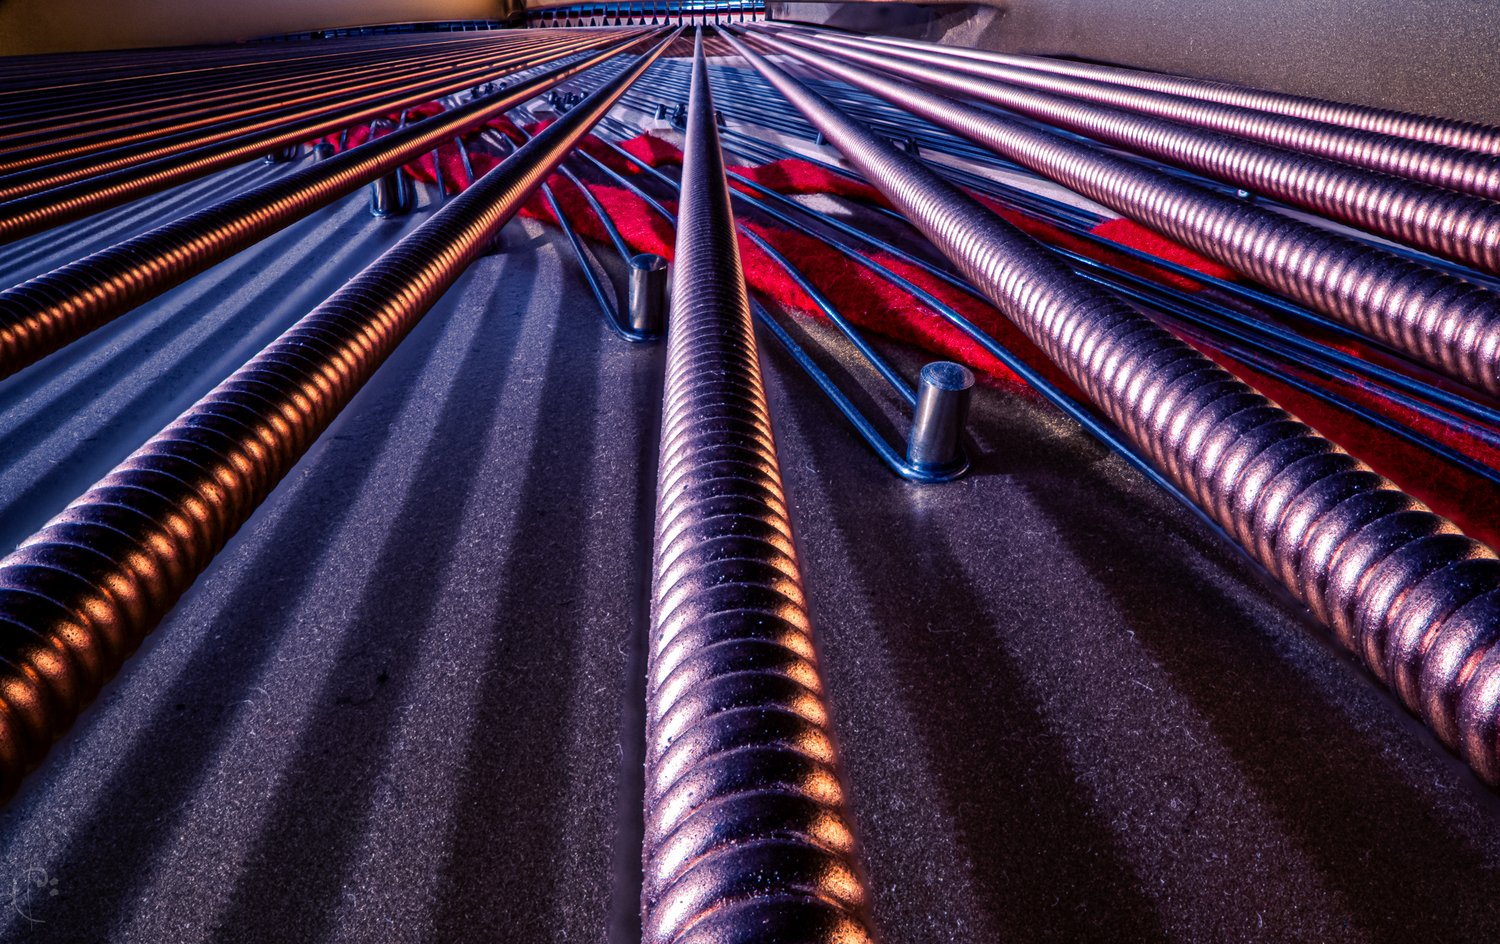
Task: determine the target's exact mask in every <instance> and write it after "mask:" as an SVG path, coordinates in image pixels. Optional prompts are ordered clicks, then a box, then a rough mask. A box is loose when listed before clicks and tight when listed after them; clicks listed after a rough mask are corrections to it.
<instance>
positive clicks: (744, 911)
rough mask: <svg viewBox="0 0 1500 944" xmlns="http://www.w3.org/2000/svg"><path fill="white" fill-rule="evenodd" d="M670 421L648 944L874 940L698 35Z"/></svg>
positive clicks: (648, 827) (657, 570) (657, 591)
mask: <svg viewBox="0 0 1500 944" xmlns="http://www.w3.org/2000/svg"><path fill="white" fill-rule="evenodd" d="M685 148H686V156H685V158H684V164H683V178H682V180H683V183H682V204H681V211H680V213H679V216H678V229H677V244H676V260H675V265H674V270H673V277H672V296H671V297H672V304H671V312H670V314H669V316H668V330H667V362H666V381H665V393H664V406H663V414H662V433H661V453H660V473H659V474H660V478H659V483H658V496H657V518H656V522H657V523H656V543H655V551H654V565H653V569H654V576H653V581H652V614H651V637H650V641H649V660H648V663H647V695H646V781H645V805H646V824H645V848H644V862H645V874H644V878H643V884H642V892H641V896H642V910H643V919H642V921H643V932H642V940H644V941H648V942H651V944H674V942H683V944H686V942H703V944H708V942H714V944H730V942H750V941H768V940H778V941H806V942H814V941H826V942H830V944H832V942H841V944H853V942H857V941H868V940H871V934H870V928H869V925H868V922H867V917H866V914H867V909H868V907H869V893H868V890H867V889H866V887H865V881H864V876H863V874H862V871H861V869H860V867H859V864H858V860H857V856H856V851H855V838H854V831H853V827H852V823H851V821H850V817H849V814H848V812H847V810H846V808H845V793H844V790H845V788H844V784H843V778H842V776H841V775H840V772H839V768H838V764H837V760H836V750H835V747H834V742H833V736H832V722H831V720H830V718H829V714H828V709H827V703H826V700H825V696H824V692H823V682H822V676H821V674H820V672H819V670H818V657H817V652H816V649H815V646H814V643H813V632H812V622H811V619H810V616H809V613H808V609H807V604H806V599H805V595H804V592H803V589H802V579H801V573H800V569H799V567H798V564H797V552H796V547H795V542H794V540H793V534H792V525H791V521H790V519H789V517H788V515H787V508H786V501H787V499H786V496H785V494H784V493H783V490H782V484H781V470H780V467H779V464H778V462H777V457H776V446H775V440H774V436H773V434H772V431H771V417H770V411H769V408H768V406H767V404H766V397H765V391H764V389H763V386H762V383H761V373H760V364H759V361H758V354H757V350H756V343H755V334H754V330H753V328H752V322H751V318H750V306H749V300H748V298H747V296H746V293H745V282H744V275H743V273H742V271H741V268H740V259H739V248H738V245H737V242H736V239H735V230H734V216H733V213H732V211H731V210H730V206H729V188H728V185H727V183H726V181H725V177H724V165H723V156H722V154H721V153H720V150H719V139H718V132H717V130H716V128H715V124H714V111H713V99H712V95H711V93H710V92H709V89H708V76H707V70H706V66H705V64H704V59H703V50H702V38H701V35H700V37H699V42H698V46H697V48H696V50H695V57H694V65H693V82H692V97H691V101H690V104H689V108H688V124H687V134H686V145H685Z"/></svg>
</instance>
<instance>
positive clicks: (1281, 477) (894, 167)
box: [729, 35, 1500, 785]
mask: <svg viewBox="0 0 1500 944" xmlns="http://www.w3.org/2000/svg"><path fill="white" fill-rule="evenodd" d="M729 40H730V42H731V43H732V45H733V46H734V47H735V48H736V49H737V50H738V51H739V52H740V53H741V54H742V55H744V56H745V58H746V59H747V60H748V61H749V62H750V63H751V65H753V66H754V67H755V68H756V69H757V70H759V71H760V73H761V74H762V75H764V76H765V77H766V79H767V80H768V81H770V82H771V83H772V84H773V85H774V86H775V87H776V88H777V90H778V91H780V92H781V93H782V95H784V96H786V98H787V99H789V100H790V101H791V102H792V104H793V105H794V106H795V107H796V108H797V109H798V110H799V111H801V112H802V113H803V114H804V115H805V116H806V117H807V118H808V120H809V121H811V122H812V123H813V125H815V126H816V127H817V128H818V129H819V130H821V131H822V132H823V134H824V136H825V137H826V138H827V140H828V141H829V143H830V144H832V145H833V146H834V147H836V148H837V149H838V150H839V152H840V153H841V154H843V155H844V158H845V159H846V160H848V161H849V162H850V163H851V164H853V165H854V166H855V167H856V168H857V169H858V170H859V171H860V172H861V173H862V174H863V175H864V177H865V178H866V179H867V180H869V181H870V182H871V183H872V184H874V185H875V186H876V187H877V188H878V189H879V190H880V191H881V192H882V193H883V194H884V195H885V196H886V198H887V199H888V200H890V202H891V203H892V205H894V206H895V207H896V208H897V209H898V210H900V212H902V213H903V214H904V215H906V216H907V218H908V219H910V220H911V222H912V223H913V224H914V225H915V226H917V227H918V228H919V229H920V230H921V231H922V232H923V234H924V235H926V236H927V238H928V239H929V240H931V242H932V243H933V245H935V246H936V247H937V248H938V249H939V250H940V251H941V252H942V253H943V254H944V255H945V256H947V257H948V258H949V260H951V261H952V262H953V263H954V265H955V266H957V267H958V268H959V270H960V271H961V272H962V273H963V275H964V276H965V277H966V278H967V279H968V280H969V281H970V282H971V283H973V284H974V285H975V286H977V287H978V288H980V289H981V290H982V291H983V292H984V293H985V294H986V295H987V296H988V297H989V298H990V300H991V301H992V302H993V303H994V304H995V305H996V307H998V308H999V309H1000V311H1001V312H1002V313H1003V314H1004V315H1005V316H1006V317H1008V318H1010V319H1011V321H1013V322H1014V323H1015V324H1016V326H1017V327H1019V328H1020V329H1021V330H1022V331H1023V332H1024V333H1025V334H1026V335H1027V336H1028V337H1029V338H1031V340H1032V341H1033V342H1034V343H1036V344H1037V346H1038V347H1040V348H1041V349H1042V350H1043V351H1044V352H1045V353H1046V354H1047V356H1048V357H1049V358H1050V359H1051V360H1052V361H1053V362H1054V363H1055V364H1057V366H1058V367H1059V368H1061V369H1062V370H1063V371H1065V372H1066V373H1067V374H1068V376H1069V377H1070V378H1071V379H1072V380H1073V381H1074V383H1076V384H1077V385H1078V386H1079V387H1080V388H1081V389H1082V390H1083V391H1084V392H1085V393H1086V394H1087V395H1088V397H1089V399H1090V400H1091V401H1092V402H1093V403H1094V404H1095V405H1096V406H1097V407H1098V408H1099V409H1100V410H1102V411H1103V412H1104V413H1105V415H1106V416H1108V417H1109V418H1110V419H1111V420H1112V421H1113V422H1114V423H1115V425H1116V426H1118V427H1119V428H1120V429H1121V430H1123V431H1124V433H1125V434H1126V436H1128V437H1129V438H1130V439H1131V440H1132V441H1133V442H1134V443H1135V444H1136V445H1137V446H1138V447H1139V448H1140V449H1141V451H1142V452H1143V453H1145V454H1146V455H1147V456H1148V457H1149V458H1150V459H1151V461H1152V463H1153V464H1155V465H1156V466H1157V468H1159V469H1161V470H1162V471H1163V472H1164V473H1166V474H1167V475H1169V476H1170V477H1171V478H1172V479H1173V480H1174V481H1176V482H1177V483H1178V484H1179V486H1180V487H1181V488H1182V490H1183V491H1184V492H1186V493H1187V494H1188V495H1190V496H1192V497H1193V499H1194V500H1195V501H1196V502H1197V503H1198V504H1199V506H1200V507H1202V508H1203V509H1204V510H1205V511H1206V512H1208V513H1209V514H1210V515H1211V516H1212V517H1213V518H1214V519H1215V520H1217V521H1218V522H1219V523H1220V524H1221V525H1222V526H1223V527H1224V529H1225V530H1226V531H1228V532H1229V534H1230V535H1232V536H1233V537H1234V538H1235V540H1236V541H1238V542H1239V544H1240V545H1241V546H1242V547H1244V548H1245V549H1246V550H1247V551H1249V552H1250V553H1251V555H1252V556H1253V557H1254V558H1255V559H1256V560H1258V561H1260V563H1261V564H1262V565H1264V566H1265V567H1266V569H1267V570H1268V571H1270V572H1271V573H1272V574H1273V575H1275V576H1276V577H1278V578H1279V579H1280V580H1281V581H1282V582H1283V583H1284V584H1285V585H1286V587H1287V588H1288V589H1289V590H1291V591H1292V592H1293V593H1294V594H1295V595H1296V596H1297V597H1298V598H1299V599H1301V600H1302V601H1303V602H1304V603H1306V604H1307V606H1308V607H1309V608H1310V609H1311V610H1312V612H1313V613H1314V614H1315V615H1316V616H1317V617H1318V618H1319V619H1320V620H1322V621H1323V622H1324V623H1325V624H1326V625H1327V626H1329V627H1330V628H1331V629H1332V630H1333V632H1334V633H1335V635H1336V636H1337V638H1338V639H1339V641H1340V642H1341V643H1342V644H1343V645H1344V646H1346V647H1347V648H1348V649H1350V650H1351V651H1353V652H1354V653H1356V654H1358V655H1359V656H1360V657H1361V658H1362V659H1363V661H1364V663H1365V665H1366V666H1367V667H1368V668H1369V670H1370V671H1371V672H1372V673H1373V674H1374V675H1375V676H1376V677H1377V678H1379V679H1380V680H1382V681H1383V682H1385V683H1386V684H1387V685H1389V686H1390V687H1391V688H1392V689H1394V690H1395V691H1396V693H1397V694H1398V695H1399V696H1400V698H1401V700H1402V701H1403V702H1404V703H1405V704H1406V705H1407V706H1408V707H1409V708H1410V709H1411V710H1412V711H1413V712H1416V713H1417V714H1418V715H1420V716H1421V717H1422V718H1423V719H1424V720H1425V721H1426V722H1427V723H1428V724H1429V725H1430V726H1431V727H1432V728H1433V730H1434V731H1435V732H1436V733H1437V735H1438V737H1439V738H1440V739H1441V740H1442V741H1443V742H1444V743H1445V744H1447V745H1448V746H1449V747H1451V748H1453V749H1455V750H1457V751H1459V752H1460V753H1461V754H1462V755H1463V757H1464V758H1465V759H1466V760H1467V761H1468V762H1469V764H1470V765H1471V766H1472V767H1473V768H1474V770H1475V771H1476V772H1477V773H1478V774H1479V775H1480V776H1481V777H1482V778H1484V779H1485V780H1486V781H1488V782H1489V783H1491V784H1495V785H1500V646H1497V645H1496V642H1497V641H1500V560H1497V559H1496V556H1495V554H1494V552H1493V551H1491V550H1490V549H1489V548H1487V547H1485V546H1484V545H1482V544H1480V543H1479V542H1477V541H1474V540H1472V539H1470V538H1468V537H1466V536H1465V535H1464V534H1463V533H1462V532H1461V531H1460V530H1459V529H1458V528H1457V527H1456V526H1455V525H1454V524H1453V523H1452V522H1450V521H1447V520H1446V519H1444V518H1442V517H1441V516H1439V515H1437V514H1434V513H1433V512H1432V511H1431V510H1430V509H1428V508H1427V507H1426V506H1424V505H1422V504H1421V503H1420V502H1418V501H1417V500H1416V499H1414V498H1412V497H1411V496H1410V495H1407V494H1406V493H1404V492H1402V491H1401V490H1400V489H1399V488H1397V486H1396V485H1395V484H1393V483H1392V482H1390V481H1389V480H1387V479H1385V478H1383V477H1382V476H1380V475H1378V474H1377V473H1375V472H1374V471H1373V470H1371V469H1370V468H1369V467H1368V466H1366V465H1365V464H1364V463H1362V462H1360V461H1359V460H1358V459H1356V458H1354V457H1353V456H1351V455H1349V454H1348V453H1347V452H1345V451H1344V450H1342V449H1340V448H1339V447H1338V446H1336V445H1334V444H1333V443H1332V442H1329V441H1328V440H1327V439H1324V438H1323V437H1321V436H1319V435H1318V434H1317V433H1316V432H1315V431H1314V430H1312V429H1311V428H1309V427H1308V426H1306V425H1305V424H1303V423H1301V422H1299V421H1298V420H1297V419H1296V418H1295V417H1293V416H1292V415H1290V414H1289V413H1287V412H1286V411H1285V410H1282V409H1281V408H1280V407H1278V406H1276V404H1274V403H1272V402H1271V401H1270V400H1269V399H1267V398H1266V397H1264V396H1262V395H1261V394H1260V393H1258V392H1256V391H1255V390H1254V389H1252V388H1251V387H1249V386H1248V385H1246V384H1245V383H1243V382H1241V381H1240V380H1238V379H1237V378H1235V377H1234V376H1233V375H1232V374H1230V373H1228V372H1227V371H1225V370H1223V369H1222V368H1220V367H1218V366H1217V365H1215V364H1214V363H1213V362H1212V361H1210V360H1209V359H1208V358H1206V357H1204V356H1203V355H1201V354H1199V353H1198V352H1197V351H1195V350H1193V349H1192V348H1191V347H1189V346H1188V345H1186V344H1184V343H1183V342H1182V341H1180V340H1178V339H1177V338H1176V337H1174V336H1173V335H1171V334H1169V333H1168V332H1166V331H1165V330H1163V329H1161V328H1159V327H1157V326H1156V325H1154V324H1153V323H1152V322H1151V321H1150V319H1148V318H1146V317H1145V316H1144V315H1142V314H1140V313H1139V312H1137V311H1135V310H1134V309H1132V308H1131V307H1130V306H1129V305H1127V304H1125V303H1124V302H1123V301H1121V300H1120V299H1119V298H1117V297H1115V296H1113V295H1111V294H1109V293H1107V292H1105V291H1103V290H1101V289H1098V288H1096V287H1094V286H1092V285H1091V284H1090V283H1088V282H1086V281H1083V280H1081V279H1079V278H1077V277H1076V276H1074V275H1073V274H1072V273H1071V272H1069V271H1068V270H1067V269H1066V268H1065V267H1064V266H1063V264H1062V263H1061V262H1060V261H1059V260H1057V259H1055V258H1054V257H1053V256H1051V255H1050V254H1049V253H1047V252H1046V250H1044V249H1043V248H1042V247H1041V246H1040V245H1038V244H1037V243H1035V242H1033V241H1032V240H1031V239H1029V238H1028V237H1026V236H1024V235H1023V234H1022V233H1020V232H1019V231H1018V230H1016V229H1015V228H1013V227H1011V226H1010V225H1009V224H1007V223H1006V222H1004V221H1003V220H1001V219H1000V218H999V217H998V216H996V215H995V214H994V213H992V212H990V211H989V210H987V209H985V208H984V207H982V206H981V205H979V204H978V203H976V202H975V201H974V200H972V199H971V198H969V197H968V196H966V195H965V194H963V193H961V192H960V191H958V190H956V189H955V188H953V187H952V186H950V185H948V184H947V183H945V182H944V181H943V180H941V179H940V178H939V177H937V176H936V175H935V174H934V173H932V172H931V171H929V170H927V169H926V168H924V167H923V166H921V165H920V164H918V163H917V162H916V161H914V160H912V159H911V158H910V157H908V156H907V155H904V154H902V153H900V152H899V151H897V150H896V149H895V148H894V147H892V146H891V145H890V144H889V143H887V142H886V141H884V140H882V139H880V138H878V137H876V136H875V135H873V134H871V133H870V132H869V131H868V130H867V129H865V128H863V127H861V126H860V125H858V124H856V123H855V122H853V121H851V120H849V119H848V118H847V117H846V116H844V115H843V114H842V113H841V112H839V111H838V110H837V109H836V108H834V107H833V106H832V105H830V104H829V103H828V102H826V101H825V100H823V99H822V98H820V97H819V96H817V95H815V94H814V93H812V92H811V91H809V90H808V89H806V88H805V87H804V86H803V85H802V84H801V83H800V82H798V81H797V80H795V79H793V78H792V77H791V76H789V75H788V74H786V73H785V72H784V71H782V70H781V69H780V68H778V67H777V66H775V65H773V64H772V63H770V62H768V61H767V60H766V59H765V58H764V57H762V56H761V55H759V54H758V53H756V52H754V51H753V50H751V49H749V48H748V47H747V46H746V45H745V44H744V43H742V42H740V41H738V40H737V39H736V38H735V37H734V36H733V35H730V36H729Z"/></svg>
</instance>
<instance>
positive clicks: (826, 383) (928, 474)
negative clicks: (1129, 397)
mask: <svg viewBox="0 0 1500 944" xmlns="http://www.w3.org/2000/svg"><path fill="white" fill-rule="evenodd" d="M605 143H606V144H610V145H611V146H612V147H613V146H614V145H613V143H612V142H608V141H606V142H605ZM616 150H619V149H618V148H616ZM576 153H577V155H578V156H579V157H582V158H583V159H585V160H586V161H588V162H589V163H590V164H592V165H593V166H594V167H595V168H596V169H598V170H599V171H601V172H602V173H604V174H605V175H607V176H608V177H609V178H610V179H612V180H614V181H616V182H617V183H619V184H620V185H621V186H622V187H625V188H626V189H627V190H629V191H630V192H632V193H634V194H635V195H636V196H638V197H640V198H641V199H642V200H644V201H645V202H646V204H647V206H649V207H651V209H653V210H654V211H656V212H657V213H658V214H660V215H661V216H662V217H663V218H664V219H666V220H667V221H668V222H669V223H671V224H672V225H673V226H676V225H677V218H676V216H675V215H674V214H673V213H672V212H671V211H669V210H668V209H667V208H666V207H664V206H662V205H661V203H659V202H657V201H656V200H655V199H654V198H652V197H651V195H650V194H648V193H646V192H645V191H644V190H642V189H641V188H640V187H638V186H636V185H635V184H633V183H631V182H630V181H628V180H626V179H625V178H624V177H622V176H621V175H619V174H617V173H615V171H614V170H612V169H611V168H609V167H608V166H607V165H605V164H604V163H603V162H601V161H600V160H599V159H598V158H596V157H594V156H593V155H592V154H589V153H588V152H587V151H582V150H580V151H578V152H576ZM620 153H621V154H623V155H625V156H626V157H627V158H630V159H631V160H632V161H634V157H633V156H632V155H630V154H629V153H628V152H625V151H620ZM647 168H648V169H650V170H653V171H654V170H655V168H650V167H649V165H647ZM663 180H664V181H665V182H666V183H667V184H668V185H670V186H672V187H676V182H675V181H673V180H672V179H671V178H669V177H664V178H663ZM741 229H742V231H743V232H744V233H745V235H746V237H747V238H749V239H750V240H751V241H752V242H753V243H755V245H757V246H758V247H759V248H761V249H762V250H764V251H766V252H767V253H768V254H769V255H771V256H772V258H773V259H774V260H776V261H777V264H778V265H780V266H782V268H784V269H785V270H786V271H787V274H788V275H789V276H791V277H792V278H793V279H794V280H796V281H797V282H798V284H799V285H801V286H803V288H804V290H805V291H807V292H808V294H809V296H810V297H812V298H813V300H814V301H815V302H820V304H819V307H820V308H822V309H823V310H824V312H825V313H827V312H829V311H831V310H833V309H832V305H831V304H830V303H828V302H827V299H826V298H824V296H823V295H822V293H820V292H818V290H817V289H816V288H814V287H813V286H812V285H811V283H809V282H807V281H806V279H805V278H804V277H803V275H802V273H801V272H799V271H797V269H796V267H795V266H793V265H792V264H791V263H790V262H789V261H788V260H787V259H786V257H785V256H783V255H781V254H780V253H779V252H777V251H776V250H775V249H774V248H773V247H772V246H771V245H770V244H769V243H767V242H766V241H765V240H763V239H761V238H760V237H759V236H757V235H756V234H755V233H754V232H752V231H750V230H749V229H747V228H744V227H743V226H742V227H741ZM751 309H752V311H753V312H754V314H755V316H756V319H757V320H758V321H759V322H760V323H761V324H762V325H764V326H765V327H766V328H767V330H769V331H770V332H771V335H772V336H773V337H774V338H776V340H777V341H778V342H779V343H780V344H781V345H782V346H783V347H784V348H785V349H786V351H787V353H788V354H789V355H790V356H791V358H792V360H793V362H794V363H795V364H796V365H797V366H798V367H800V368H801V369H802V371H803V372H804V373H806V374H807V375H808V377H810V378H811V379H812V381H813V383H814V384H815V385H816V386H817V387H818V389H819V390H821V391H822V392H823V394H824V395H825V396H827V397H828V398H829V399H830V400H831V401H832V402H833V404H834V406H835V408H837V409H838V411H839V412H840V413H842V414H843V415H844V418H845V419H846V420H848V421H849V423H850V425H852V426H853V427H854V429H855V431H856V432H857V433H858V434H859V436H860V438H861V439H863V440H865V442H866V443H867V444H868V445H869V446H870V448H871V449H873V450H874V451H875V454H876V455H877V456H878V457H879V458H880V460H881V461H882V462H884V463H885V464H886V465H887V466H888V467H889V468H890V469H891V470H892V471H893V472H895V473H896V474H897V475H899V476H901V477H902V478H904V479H906V480H908V481H911V482H916V483H918V484H924V485H927V484H937V483H941V482H948V481H952V480H953V479H955V478H957V477H959V476H960V475H962V474H963V473H965V472H966V471H968V466H967V464H965V465H963V466H960V467H958V468H954V469H948V470H945V471H943V472H941V473H938V472H933V471H930V470H927V469H919V468H917V467H916V466H914V465H912V464H910V463H909V462H907V461H906V457H905V456H904V455H903V454H901V452H899V451H898V450H897V449H896V448H895V447H893V446H892V445H891V444H890V443H889V442H888V441H887V440H886V438H885V437H884V436H883V435H881V433H880V432H879V431H878V430H877V429H876V428H875V425H874V424H873V423H871V422H870V420H869V418H868V417H866V416H865V415H864V413H863V412H861V411H860V409H859V407H858V406H856V405H855V404H854V401H853V400H851V399H850V398H849V397H848V395H846V394H845V393H844V392H843V391H842V390H841V389H839V387H838V385H837V384H835V383H834V382H833V379H832V378H830V377H829V376H828V374H827V373H826V372H825V371H824V370H823V369H822V368H821V367H820V366H818V363H817V362H816V361H815V360H814V359H813V358H812V356H811V355H809V354H808V353H807V351H806V350H805V349H804V348H803V347H802V346H801V345H800V344H798V343H797V341H796V340H795V339H794V338H793V337H792V336H791V335H790V334H789V333H787V331H786V330H785V329H784V328H782V327H781V325H780V324H778V323H777V322H776V319H775V318H773V317H772V316H771V314H770V313H769V312H768V311H766V309H765V307H764V306H762V305H761V304H760V303H759V302H758V301H756V300H755V299H753V298H752V299H751ZM840 320H842V318H841V317H840ZM887 379H889V378H887ZM898 389H900V388H899V387H898ZM908 389H909V388H908ZM911 402H915V394H914V393H913V394H912V400H911Z"/></svg>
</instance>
